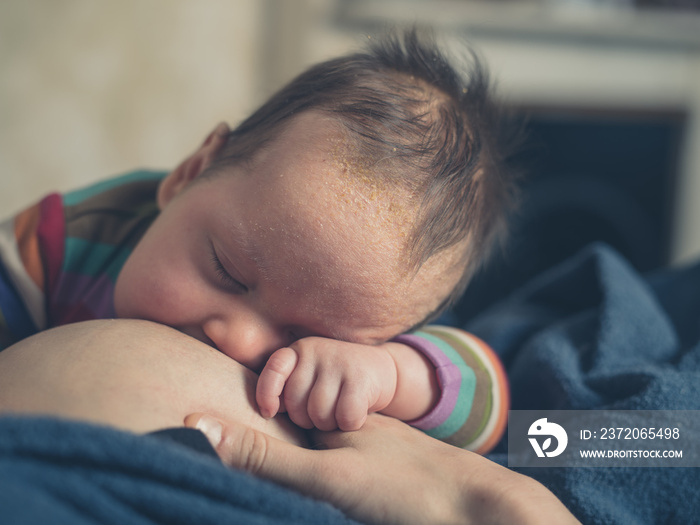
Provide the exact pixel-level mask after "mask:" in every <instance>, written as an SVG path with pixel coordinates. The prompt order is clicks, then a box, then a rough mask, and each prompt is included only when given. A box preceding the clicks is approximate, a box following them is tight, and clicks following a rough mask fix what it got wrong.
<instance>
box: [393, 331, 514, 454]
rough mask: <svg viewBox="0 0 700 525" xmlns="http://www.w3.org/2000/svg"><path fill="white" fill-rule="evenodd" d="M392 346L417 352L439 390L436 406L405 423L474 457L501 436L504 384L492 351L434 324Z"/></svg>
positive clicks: (505, 402) (504, 415) (505, 406)
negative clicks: (424, 359) (431, 370)
mask: <svg viewBox="0 0 700 525" xmlns="http://www.w3.org/2000/svg"><path fill="white" fill-rule="evenodd" d="M394 341H396V342H399V343H403V344H406V345H409V346H411V347H413V348H415V349H416V350H418V351H420V352H421V353H423V354H424V355H425V356H426V357H427V358H428V359H429V360H430V362H431V363H432V364H433V365H434V366H435V371H436V374H437V377H438V383H439V385H440V388H441V393H440V398H439V401H438V403H437V405H436V406H435V407H434V408H433V409H432V410H431V411H430V412H429V413H428V414H426V415H425V416H423V417H421V418H420V419H417V420H415V421H410V422H409V424H411V425H412V426H414V427H416V428H419V429H421V430H423V431H424V432H425V433H427V434H428V435H430V436H432V437H434V438H437V439H440V440H441V441H445V442H447V443H450V444H452V445H456V446H458V447H461V448H465V449H468V450H472V451H474V452H477V453H479V454H486V453H487V452H489V451H490V450H491V449H493V447H495V446H496V444H497V443H498V441H499V440H500V439H501V437H502V436H503V433H504V432H505V428H506V422H507V418H508V408H509V405H510V400H509V390H508V379H507V377H506V374H505V371H504V369H503V365H502V364H501V362H500V360H499V358H498V356H497V355H496V354H495V352H494V351H493V350H492V349H491V348H490V347H489V346H488V345H487V344H486V343H484V342H483V341H482V340H480V339H479V338H477V337H475V336H474V335H472V334H469V333H467V332H465V331H463V330H459V329H457V328H450V327H446V326H437V325H430V326H427V327H425V328H424V329H423V330H421V331H417V332H413V333H411V334H405V335H400V336H398V337H397V338H395V339H394Z"/></svg>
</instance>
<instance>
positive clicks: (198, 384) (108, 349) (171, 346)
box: [0, 320, 305, 444]
mask: <svg viewBox="0 0 700 525" xmlns="http://www.w3.org/2000/svg"><path fill="white" fill-rule="evenodd" d="M255 382H256V376H255V374H254V373H253V372H251V371H250V370H248V369H247V368H245V367H244V366H242V365H240V364H238V363H236V362H235V361H233V360H231V359H229V358H227V357H226V356H224V355H223V354H221V353H219V352H217V351H216V350H214V349H213V348H211V347H210V346H208V345H205V344H204V343H201V342H199V341H197V340H195V339H193V338H191V337H189V336H186V335H184V334H181V333H179V332H177V331H175V330H173V329H171V328H168V327H166V326H162V325H158V324H155V323H150V322H147V321H135V320H114V321H107V320H105V321H88V322H84V323H76V324H72V325H67V326H63V327H59V328H54V329H52V330H47V331H45V332H41V333H39V334H37V335H35V336H32V337H30V338H27V339H24V340H23V341H21V342H19V343H17V344H15V345H13V346H11V347H9V348H7V349H5V350H3V351H2V352H0V412H2V413H22V414H49V415H54V416H58V417H63V418H68V419H78V420H85V421H91V422H95V423H102V424H106V425H110V426H114V427H117V428H120V429H123V430H129V431H132V432H139V433H140V432H150V431H153V430H158V429H162V428H168V427H177V426H182V421H183V419H184V417H185V416H186V415H187V414H189V413H191V412H193V411H201V410H206V411H207V412H211V413H214V414H217V415H218V416H219V417H226V418H227V419H228V418H231V419H232V420H234V421H238V422H239V423H240V424H242V425H245V426H249V427H250V428H257V429H258V430H260V431H262V432H265V433H266V434H269V435H273V436H276V437H278V438H280V439H283V440H286V441H290V442H292V443H296V444H304V443H305V439H304V434H303V433H302V432H300V431H299V429H298V428H297V427H295V426H294V425H292V424H291V423H290V422H289V420H288V419H287V418H286V417H284V416H281V417H278V418H275V419H264V418H263V417H261V416H260V415H259V414H258V412H257V410H256V409H255V408H254V406H255V405H254V397H255Z"/></svg>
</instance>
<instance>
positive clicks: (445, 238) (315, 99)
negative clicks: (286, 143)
mask: <svg viewBox="0 0 700 525" xmlns="http://www.w3.org/2000/svg"><path fill="white" fill-rule="evenodd" d="M464 51H465V52H466V53H465V54H466V55H468V56H469V61H468V62H465V64H466V65H461V66H459V67H457V66H455V65H453V64H452V63H451V62H450V61H449V60H448V59H447V57H446V55H445V53H443V52H442V51H441V49H440V48H439V47H438V46H437V45H436V44H435V42H434V40H433V39H432V38H431V37H430V36H429V35H426V34H419V32H418V31H417V30H415V29H411V30H407V31H405V32H403V33H400V34H391V35H388V36H386V37H384V38H372V39H370V40H369V45H368V48H367V50H366V51H364V52H360V53H355V54H351V55H347V56H344V57H340V58H336V59H333V60H329V61H326V62H323V63H320V64H318V65H316V66H313V67H311V68H310V69H308V70H307V71H305V72H303V73H302V74H301V75H299V76H298V77H296V78H295V79H294V80H292V81H291V82H290V83H289V84H288V85H287V86H285V87H283V88H282V89H281V90H280V91H279V92H277V93H276V94H275V95H273V96H272V97H271V98H270V99H269V100H268V101H267V102H266V103H265V104H263V105H262V106H261V107H260V108H259V109H258V110H257V111H256V112H254V113H253V114H252V115H251V116H250V117H249V118H248V119H246V120H245V121H243V122H242V123H241V124H240V125H239V126H238V127H237V128H236V129H235V130H233V131H232V132H230V134H229V136H228V140H227V144H226V146H225V147H224V148H222V151H221V153H220V155H219V157H218V158H217V160H216V162H215V164H214V165H213V166H212V169H213V170H217V169H219V168H222V167H225V166H229V165H232V164H238V163H241V162H247V161H250V160H252V158H253V156H254V155H255V154H256V153H257V152H258V151H259V150H260V149H261V148H265V146H267V145H270V144H271V143H272V142H273V141H274V140H275V139H276V138H277V137H278V136H279V134H280V133H281V132H282V131H283V130H284V129H285V128H286V127H287V125H288V124H289V123H290V122H291V121H292V120H293V119H294V117H295V116H297V115H299V114H301V113H304V112H309V111H317V112H322V113H325V114H326V115H328V116H329V117H331V118H332V119H337V121H338V122H339V123H340V125H341V127H342V129H343V130H344V133H343V135H344V137H345V139H346V140H347V142H346V143H345V144H344V148H343V149H339V150H338V151H339V152H340V151H343V152H344V153H343V154H344V155H345V158H347V159H350V162H352V160H353V159H354V160H355V161H356V162H359V168H361V169H357V168H358V166H356V169H355V170H354V172H355V173H356V174H360V175H361V176H364V177H370V178H372V179H374V180H375V184H378V185H381V186H382V187H384V188H386V187H390V188H396V189H397V190H398V191H402V192H406V195H410V196H411V198H412V200H415V202H417V213H416V214H414V219H413V220H414V224H413V227H412V228H411V232H410V235H409V238H408V239H407V240H406V246H407V249H408V252H409V258H410V260H411V261H412V264H413V265H414V266H415V267H416V268H418V267H420V266H421V265H422V264H424V263H425V262H426V261H427V260H429V259H430V258H431V257H435V256H436V255H438V254H440V253H443V252H445V251H446V250H448V251H450V250H451V251H452V252H455V253H457V252H459V257H458V258H457V259H458V261H459V262H458V264H460V265H461V266H462V267H463V269H462V272H461V278H460V279H459V282H457V283H455V284H456V286H455V289H454V291H453V293H451V294H450V295H449V296H448V297H446V298H445V301H444V302H443V305H442V307H441V308H439V309H438V310H442V309H444V308H445V307H447V306H448V305H449V304H451V303H452V302H454V301H455V300H456V299H457V298H458V297H459V296H460V295H461V294H462V292H463V291H464V289H465V288H466V285H467V283H468V281H469V278H470V277H471V275H472V274H473V272H474V271H475V270H476V269H477V268H478V267H479V266H480V265H481V264H483V262H484V261H485V260H486V259H487V257H488V255H489V253H490V252H491V248H492V246H493V245H494V243H495V241H496V239H497V238H498V237H499V235H500V234H501V233H502V232H503V231H504V226H505V219H506V216H507V214H508V213H509V211H510V208H511V207H512V204H513V201H514V195H515V181H514V179H515V176H514V175H515V172H514V170H511V169H509V168H508V167H507V162H506V161H507V157H508V155H509V153H510V149H511V144H512V140H511V137H510V136H509V131H510V128H509V127H508V126H506V125H505V121H504V119H503V115H502V112H501V110H500V108H499V106H498V105H497V104H496V103H495V101H494V100H493V98H492V94H491V87H490V83H489V80H488V76H487V74H486V70H485V68H484V67H483V65H482V64H481V62H480V61H479V60H478V58H477V56H476V54H475V53H474V52H473V51H472V50H470V49H469V48H468V47H465V49H464ZM349 172H353V170H349ZM436 313H438V312H436Z"/></svg>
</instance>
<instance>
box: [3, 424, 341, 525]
mask: <svg viewBox="0 0 700 525" xmlns="http://www.w3.org/2000/svg"><path fill="white" fill-rule="evenodd" d="M0 522H2V523H7V524H8V525H9V524H12V525H45V524H47V523H50V524H52V525H61V524H65V525H98V524H100V525H102V524H115V525H126V524H128V525H141V524H143V525H145V524H155V523H158V524H168V525H171V524H172V525H177V524H212V525H222V524H227V523H246V524H248V523H250V524H261V525H262V524H264V525H269V524H283V523H284V524H293V523H295V524H300V525H301V524H314V523H318V524H341V523H342V524H349V523H355V522H353V521H351V520H348V519H347V518H345V517H344V516H343V515H342V514H341V513H340V512H339V511H337V510H336V509H335V508H333V507H331V506H330V505H328V504H325V503H321V502H317V501H313V500H311V499H308V498H305V497H303V496H301V495H299V494H297V493H295V492H292V491H289V490H286V489H284V488H281V487H279V486H277V485H274V484H272V483H268V482H266V481H263V480H260V479H257V478H254V477H252V476H250V475H248V474H246V473H244V472H241V471H237V470H232V469H228V468H226V467H224V466H223V465H222V463H221V462H219V461H218V459H216V458H212V457H210V456H207V455H205V454H202V453H201V452H197V451H195V450H193V449H192V448H190V447H185V446H183V445H180V444H177V443H174V442H172V441H170V440H165V439H161V438H158V437H155V436H150V435H149V436H137V435H133V434H129V433H125V432H119V431H117V430H113V429H110V428H103V427H99V426H94V425H88V424H82V423H75V422H68V421H60V420H56V419H49V418H21V417H2V418H0Z"/></svg>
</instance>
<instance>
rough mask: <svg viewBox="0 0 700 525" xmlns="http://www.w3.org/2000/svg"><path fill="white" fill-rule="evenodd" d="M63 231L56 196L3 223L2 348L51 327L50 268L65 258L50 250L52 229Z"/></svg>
mask: <svg viewBox="0 0 700 525" xmlns="http://www.w3.org/2000/svg"><path fill="white" fill-rule="evenodd" d="M62 228H63V214H62V209H61V206H60V197H59V196H58V195H56V194H52V195H49V196H48V197H46V198H44V199H43V200H41V202H39V203H37V204H35V205H33V206H30V207H29V208H27V209H25V210H24V211H22V212H20V213H19V214H17V216H15V217H11V218H10V219H7V220H5V221H4V222H2V223H0V349H1V348H6V347H7V346H9V345H11V344H12V343H15V342H17V341H19V340H21V339H24V338H25V337H28V336H30V335H32V334H34V333H36V332H38V331H40V330H44V329H45V328H46V327H47V316H46V296H45V292H46V288H47V280H48V279H50V278H51V275H50V274H49V273H48V272H47V271H46V266H47V265H52V264H53V263H54V262H55V261H54V260H55V259H56V257H58V258H60V257H61V256H62V255H61V254H60V253H54V252H53V251H51V250H49V249H47V244H51V243H50V242H48V241H49V239H50V238H51V236H52V231H49V230H51V229H53V230H61V231H62ZM54 266H55V264H54Z"/></svg>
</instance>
